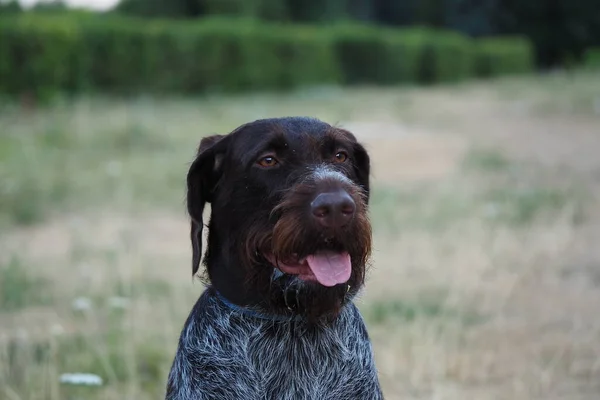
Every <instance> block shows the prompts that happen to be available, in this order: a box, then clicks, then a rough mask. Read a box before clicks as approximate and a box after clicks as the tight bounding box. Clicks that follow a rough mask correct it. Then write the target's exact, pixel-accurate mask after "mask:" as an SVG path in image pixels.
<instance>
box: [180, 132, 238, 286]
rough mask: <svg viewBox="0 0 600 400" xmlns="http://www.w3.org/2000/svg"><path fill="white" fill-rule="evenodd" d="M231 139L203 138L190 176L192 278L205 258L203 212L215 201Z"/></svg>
mask: <svg viewBox="0 0 600 400" xmlns="http://www.w3.org/2000/svg"><path fill="white" fill-rule="evenodd" d="M228 139H229V137H228V136H227V135H214V136H208V137H205V138H203V139H202V140H201V141H200V146H199V147H198V153H197V155H196V159H195V160H194V162H193V163H192V165H191V166H190V169H189V171H188V174H187V210H188V214H189V215H190V218H191V231H190V239H191V241H192V273H193V275H196V272H198V268H199V267H200V259H201V258H202V228H203V220H202V213H203V211H204V206H205V204H206V203H210V202H211V201H212V200H213V194H214V190H215V188H216V186H217V184H218V182H219V179H220V178H221V174H222V164H223V158H224V157H225V153H226V151H227V143H228V142H229V140H228Z"/></svg>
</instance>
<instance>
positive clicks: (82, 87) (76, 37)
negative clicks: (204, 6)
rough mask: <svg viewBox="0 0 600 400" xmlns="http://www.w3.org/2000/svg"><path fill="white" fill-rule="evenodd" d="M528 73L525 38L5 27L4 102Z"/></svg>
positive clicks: (232, 28) (277, 28) (3, 21)
mask: <svg viewBox="0 0 600 400" xmlns="http://www.w3.org/2000/svg"><path fill="white" fill-rule="evenodd" d="M532 68H533V51H532V48H531V45H530V44H529V43H528V42H527V41H525V40H523V39H521V38H506V39H485V40H479V41H473V40H471V39H468V38H467V37H465V36H462V35H460V34H458V33H455V32H445V31H436V30H430V29H424V28H413V29H390V28H381V27H373V26H365V25H356V24H346V25H334V26H330V27H314V26H313V27H308V26H289V25H278V24H265V23H259V22H257V21H254V20H245V19H231V18H229V19H228V18H207V19H202V20H198V21H170V20H155V19H141V18H139V19H138V18H128V17H120V16H95V15H92V14H81V13H77V14H72V13H64V14H51V15H49V14H46V15H40V14H30V13H25V14H21V15H20V16H17V17H15V16H11V17H5V18H0V93H2V92H3V93H7V94H9V95H11V96H15V95H19V94H21V93H24V92H29V93H32V94H35V95H37V96H40V97H46V96H51V95H52V94H55V93H57V92H63V93H64V92H66V93H81V92H95V91H101V92H108V93H123V94H128V93H131V94H133V93H139V92H150V93H152V92H156V93H182V94H192V93H203V92H209V91H222V92H237V91H245V90H262V89H266V90H278V89H290V88H295V87H299V86H306V85H315V84H338V83H342V84H348V85H353V84H382V85H389V84H397V83H435V82H454V81H460V80H463V79H466V78H469V77H471V76H474V75H478V76H494V75H499V74H504V73H523V72H527V71H530V70H531V69H532Z"/></svg>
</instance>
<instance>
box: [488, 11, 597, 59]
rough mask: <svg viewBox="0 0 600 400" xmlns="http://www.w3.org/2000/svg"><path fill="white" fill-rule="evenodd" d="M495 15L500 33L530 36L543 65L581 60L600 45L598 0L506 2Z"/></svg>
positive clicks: (497, 29) (497, 31)
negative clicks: (584, 53) (591, 48)
mask: <svg viewBox="0 0 600 400" xmlns="http://www.w3.org/2000/svg"><path fill="white" fill-rule="evenodd" d="M492 16H493V19H494V23H495V25H496V30H495V31H496V33H499V34H524V35H526V36H528V37H529V38H530V39H531V40H532V41H533V43H534V45H535V47H536V52H537V57H538V61H539V62H540V63H541V65H543V66H552V65H559V64H562V63H564V62H567V61H569V60H571V61H573V60H575V59H578V58H580V57H581V56H582V53H583V51H584V49H585V48H586V47H588V46H591V45H597V44H599V43H600V7H598V1H597V0H578V1H573V0H545V1H522V0H504V1H502V2H498V4H497V5H496V8H495V10H494V12H493V13H492Z"/></svg>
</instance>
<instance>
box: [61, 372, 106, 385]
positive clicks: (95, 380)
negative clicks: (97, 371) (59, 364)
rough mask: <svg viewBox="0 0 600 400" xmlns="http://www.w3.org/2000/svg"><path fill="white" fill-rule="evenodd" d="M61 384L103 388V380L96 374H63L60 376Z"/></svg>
mask: <svg viewBox="0 0 600 400" xmlns="http://www.w3.org/2000/svg"><path fill="white" fill-rule="evenodd" d="M60 383H65V384H68V385H86V386H101V385H102V378H101V377H99V376H98V375H94V374H85V373H80V372H76V373H73V374H62V375H61V376H60Z"/></svg>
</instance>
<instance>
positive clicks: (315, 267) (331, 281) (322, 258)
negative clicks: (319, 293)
mask: <svg viewBox="0 0 600 400" xmlns="http://www.w3.org/2000/svg"><path fill="white" fill-rule="evenodd" d="M306 262H308V266H309V267H310V270H311V271H312V272H313V274H315V277H316V278H317V280H318V281H319V283H320V284H321V285H323V286H335V285H337V284H338V283H344V282H347V281H348V279H350V274H351V272H352V266H351V263H350V255H349V254H348V253H333V252H323V253H319V254H314V255H311V256H308V257H306Z"/></svg>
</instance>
